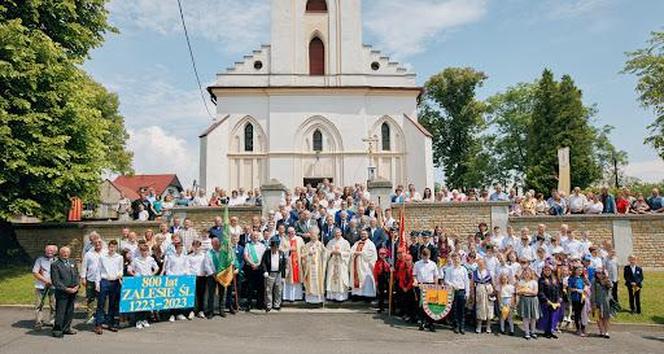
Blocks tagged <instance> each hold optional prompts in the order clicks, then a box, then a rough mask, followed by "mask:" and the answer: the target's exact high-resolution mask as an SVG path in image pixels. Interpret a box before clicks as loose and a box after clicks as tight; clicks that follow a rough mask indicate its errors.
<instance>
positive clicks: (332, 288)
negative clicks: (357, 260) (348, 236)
mask: <svg viewBox="0 0 664 354" xmlns="http://www.w3.org/2000/svg"><path fill="white" fill-rule="evenodd" d="M326 248H327V254H328V259H327V275H326V284H327V287H326V290H327V299H328V300H334V301H346V300H347V299H348V290H349V289H350V279H349V276H350V274H349V270H348V264H349V262H350V256H351V253H350V244H349V243H348V241H346V240H345V239H344V238H343V237H342V235H341V230H340V229H334V238H333V239H332V240H330V242H328V243H327V247H326Z"/></svg>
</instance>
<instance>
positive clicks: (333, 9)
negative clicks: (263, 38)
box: [272, 0, 363, 76]
mask: <svg viewBox="0 0 664 354" xmlns="http://www.w3.org/2000/svg"><path fill="white" fill-rule="evenodd" d="M272 9H273V10H272V60H273V61H272V73H274V74H298V75H306V74H310V75H321V74H323V75H327V76H336V75H339V74H358V73H361V72H362V71H363V70H362V69H361V67H360V65H359V64H360V63H361V61H362V20H361V1H359V0H350V1H348V0H343V1H342V0H327V1H326V0H304V1H302V0H272Z"/></svg>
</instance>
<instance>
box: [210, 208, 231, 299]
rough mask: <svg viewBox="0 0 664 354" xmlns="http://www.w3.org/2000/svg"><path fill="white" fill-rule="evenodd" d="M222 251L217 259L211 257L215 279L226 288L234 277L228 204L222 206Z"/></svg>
mask: <svg viewBox="0 0 664 354" xmlns="http://www.w3.org/2000/svg"><path fill="white" fill-rule="evenodd" d="M221 247H222V248H223V251H222V252H221V254H220V257H219V259H216V258H217V257H213V259H212V260H213V263H214V266H215V268H216V271H217V274H216V279H217V282H219V284H221V285H222V286H223V287H224V288H228V286H229V285H231V283H232V282H233V279H234V278H235V275H234V268H233V262H235V252H234V251H233V246H232V245H231V226H230V219H229V217H228V205H226V207H225V208H224V237H223V239H222V240H221Z"/></svg>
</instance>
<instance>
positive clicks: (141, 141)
mask: <svg viewBox="0 0 664 354" xmlns="http://www.w3.org/2000/svg"><path fill="white" fill-rule="evenodd" d="M129 136H130V137H129V144H128V145H129V148H130V149H131V150H132V151H133V152H134V168H135V170H136V173H137V174H144V173H148V174H154V173H176V174H177V175H178V177H179V178H180V182H182V183H183V185H185V186H189V185H191V183H192V181H193V180H194V179H198V163H197V161H198V158H197V155H198V154H196V153H195V152H194V151H193V149H192V148H191V146H190V145H189V144H187V142H186V141H185V140H184V139H181V138H177V137H175V136H173V135H172V134H171V133H168V132H166V131H164V129H162V128H161V127H158V126H149V127H145V128H141V129H137V130H133V129H130V130H129ZM185 188H186V187H185Z"/></svg>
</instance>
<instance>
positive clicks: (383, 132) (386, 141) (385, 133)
mask: <svg viewBox="0 0 664 354" xmlns="http://www.w3.org/2000/svg"><path fill="white" fill-rule="evenodd" d="M380 137H381V142H382V143H383V151H390V150H391V148H390V143H391V140H390V126H389V124H387V123H383V125H381V127H380Z"/></svg>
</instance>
